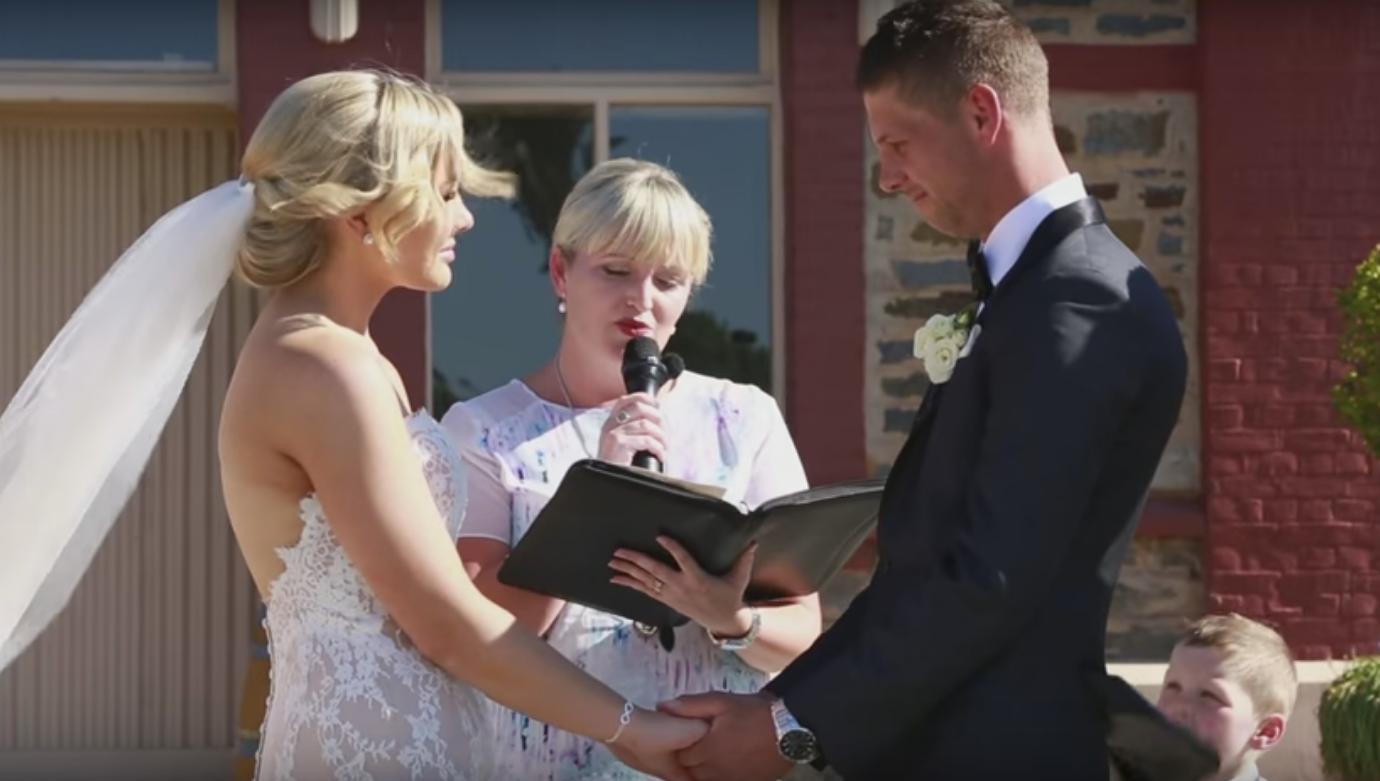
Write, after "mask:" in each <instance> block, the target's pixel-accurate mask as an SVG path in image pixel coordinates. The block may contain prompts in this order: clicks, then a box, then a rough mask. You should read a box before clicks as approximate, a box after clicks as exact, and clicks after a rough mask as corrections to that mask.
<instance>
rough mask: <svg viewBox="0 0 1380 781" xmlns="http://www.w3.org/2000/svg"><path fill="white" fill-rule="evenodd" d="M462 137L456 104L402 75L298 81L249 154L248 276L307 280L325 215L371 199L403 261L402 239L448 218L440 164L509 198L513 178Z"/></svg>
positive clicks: (380, 227)
mask: <svg viewBox="0 0 1380 781" xmlns="http://www.w3.org/2000/svg"><path fill="white" fill-rule="evenodd" d="M464 137H465V134H464V123H463V121H462V119H461V116H460V109H459V108H457V107H456V105H455V103H454V102H452V101H451V100H450V99H449V98H447V97H445V96H444V95H439V94H437V93H436V92H435V91H433V90H432V89H431V87H429V86H428V85H426V84H425V83H422V82H420V81H416V80H413V79H410V78H407V77H405V76H401V75H398V74H393V73H387V72H382V71H373V70H356V71H338V72H334V73H322V74H319V75H316V76H309V77H307V78H305V79H302V80H301V81H299V82H297V83H295V84H293V85H292V86H290V87H288V88H287V89H286V90H284V91H283V93H282V94H281V95H279V96H278V97H277V99H275V100H274V101H273V104H272V105H271V106H269V108H268V111H267V112H266V113H265V114H264V117H263V120H262V121H260V122H259V126H258V127H257V128H255V130H254V134H253V136H252V137H251V138H250V139H249V145H248V146H247V147H246V149H245V152H244V159H243V160H242V162H241V170H242V171H243V174H244V177H245V179H247V180H248V181H250V182H252V183H253V184H254V211H253V214H252V215H251V216H250V219H249V225H248V227H247V228H246V229H245V235H244V242H243V244H242V245H241V247H240V251H239V257H238V259H237V262H236V270H237V272H238V274H239V276H240V277H241V278H242V279H243V280H244V281H246V282H248V283H249V284H250V285H253V286H254V287H259V288H267V289H277V288H282V287H286V286H288V285H291V284H293V283H294V282H297V281H299V280H301V279H303V278H305V277H307V276H308V275H310V274H311V273H312V272H313V271H315V270H316V269H317V268H319V267H320V266H321V263H322V261H323V260H324V259H325V258H326V256H327V255H328V254H329V252H330V250H331V248H330V246H329V239H328V234H327V231H326V225H325V222H326V221H327V220H330V219H333V218H337V217H341V216H343V215H347V214H350V213H353V212H355V211H356V210H358V209H361V208H362V209H363V210H364V211H363V213H364V217H365V220H366V222H367V223H368V225H369V231H370V233H371V234H372V235H373V236H374V241H375V243H376V245H377V246H378V248H379V250H381V251H382V253H383V255H384V257H386V258H388V259H389V260H394V259H396V257H397V244H398V241H399V240H400V239H402V237H403V236H405V235H406V234H407V233H409V232H410V231H412V230H413V229H415V228H417V227H418V226H420V225H423V224H425V223H427V222H429V221H435V220H441V219H444V216H445V206H444V201H443V199H442V197H441V194H440V193H439V192H438V191H437V188H436V185H435V182H434V170H435V167H436V165H437V164H441V165H446V166H449V168H450V174H451V176H452V177H453V180H454V181H455V182H457V183H458V184H459V187H460V189H461V190H463V191H464V192H467V193H470V194H472V195H477V196H504V197H506V196H510V195H511V194H512V191H513V184H512V178H511V177H510V176H509V175H506V174H500V173H496V172H493V171H489V170H487V169H485V168H483V167H482V166H480V165H479V164H478V163H476V162H475V161H474V160H473V159H471V158H470V156H469V155H468V154H467V153H466V151H465V145H464Z"/></svg>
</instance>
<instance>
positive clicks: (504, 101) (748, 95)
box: [431, 77, 777, 106]
mask: <svg viewBox="0 0 1380 781" xmlns="http://www.w3.org/2000/svg"><path fill="white" fill-rule="evenodd" d="M431 83H432V85H434V86H435V87H436V88H437V89H439V90H441V91H442V92H444V93H446V94H448V95H450V96H451V97H452V98H454V99H455V101H456V102H457V103H460V104H462V105H465V104H468V105H485V106H494V105H510V104H539V105H547V106H551V105H569V104H578V105H585V106H593V105H594V104H595V103H598V102H599V101H605V102H608V103H614V104H623V103H645V104H655V105H660V106H676V105H682V106H684V105H691V106H709V105H714V106H747V105H757V106H769V105H772V104H773V103H774V102H775V101H776V99H777V89H776V87H775V86H774V85H770V84H760V85H753V86H750V87H706V86H683V87H675V86H669V85H668V86H650V85H599V86H558V85H553V84H546V83H541V82H540V81H539V80H538V81H537V82H533V83H531V84H525V85H512V86H504V85H498V84H477V83H474V82H469V81H464V80H456V79H450V78H444V77H443V78H439V79H432V80H431Z"/></svg>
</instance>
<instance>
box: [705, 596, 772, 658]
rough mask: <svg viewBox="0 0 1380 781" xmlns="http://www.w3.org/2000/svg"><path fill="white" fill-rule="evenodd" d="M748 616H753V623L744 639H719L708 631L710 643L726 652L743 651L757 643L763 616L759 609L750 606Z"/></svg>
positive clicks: (706, 632) (749, 625)
mask: <svg viewBox="0 0 1380 781" xmlns="http://www.w3.org/2000/svg"><path fill="white" fill-rule="evenodd" d="M748 615H750V616H752V618H751V623H750V624H748V630H747V634H745V635H743V636H742V637H719V636H718V635H716V634H714V633H713V632H711V631H709V630H708V629H705V630H704V633H705V634H707V635H709V642H711V643H713V644H714V645H716V646H718V647H719V648H722V649H724V650H725V651H741V650H743V649H744V648H747V647H748V646H750V645H752V644H753V643H755V642H757V635H758V634H760V633H761V631H762V614H761V613H759V612H757V608H755V607H752V606H751V605H749V606H748Z"/></svg>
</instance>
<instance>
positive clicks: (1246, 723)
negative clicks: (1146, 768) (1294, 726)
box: [1157, 645, 1283, 778]
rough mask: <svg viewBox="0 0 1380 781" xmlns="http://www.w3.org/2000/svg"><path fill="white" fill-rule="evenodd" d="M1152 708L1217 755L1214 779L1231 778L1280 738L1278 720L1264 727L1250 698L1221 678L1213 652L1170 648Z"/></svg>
mask: <svg viewBox="0 0 1380 781" xmlns="http://www.w3.org/2000/svg"><path fill="white" fill-rule="evenodd" d="M1157 705H1158V706H1159V709H1160V711H1161V712H1162V713H1164V715H1165V716H1166V717H1167V718H1168V719H1169V720H1170V721H1172V722H1174V723H1175V724H1178V725H1180V726H1182V727H1185V728H1186V729H1188V730H1189V731H1190V732H1192V733H1193V734H1194V735H1196V736H1197V737H1198V739H1199V740H1201V741H1203V743H1204V744H1206V745H1207V746H1209V747H1211V748H1212V749H1213V750H1214V751H1216V752H1217V756H1218V759H1219V760H1220V762H1221V765H1220V770H1219V771H1218V773H1217V775H1216V776H1214V778H1231V777H1232V776H1233V775H1235V774H1236V772H1237V771H1238V770H1239V769H1240V768H1241V766H1242V764H1243V763H1244V762H1245V761H1246V760H1248V759H1251V758H1253V757H1254V756H1255V755H1256V754H1257V753H1259V752H1260V751H1261V750H1263V749H1266V748H1269V747H1270V746H1271V745H1273V744H1274V743H1275V742H1276V741H1277V740H1278V739H1279V737H1280V736H1282V735H1283V719H1282V717H1279V716H1272V717H1271V718H1270V721H1271V722H1272V723H1271V724H1269V725H1267V724H1266V723H1264V721H1263V720H1262V718H1261V714H1257V713H1256V712H1255V705H1254V703H1252V702H1251V698H1250V695H1248V694H1247V693H1246V690H1245V689H1244V688H1242V686H1241V685H1240V684H1239V683H1237V682H1236V681H1234V680H1231V678H1230V677H1229V676H1228V675H1227V672H1226V670H1225V669H1224V668H1223V664H1222V655H1221V654H1220V653H1218V651H1217V650H1216V649H1213V648H1198V647H1192V646H1186V645H1178V646H1175V648H1174V653H1173V654H1172V655H1171V656H1170V657H1169V669H1168V670H1167V671H1166V672H1165V675H1164V686H1163V687H1161V689H1160V698H1159V702H1158V703H1157ZM1275 720H1278V722H1279V723H1278V725H1275V724H1274V723H1273V722H1274V721H1275ZM1267 727H1268V728H1267ZM1276 731H1277V732H1278V733H1279V734H1278V735H1275V734H1273V733H1274V732H1276Z"/></svg>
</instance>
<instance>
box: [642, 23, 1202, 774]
mask: <svg viewBox="0 0 1380 781" xmlns="http://www.w3.org/2000/svg"><path fill="white" fill-rule="evenodd" d="M858 84H859V86H860V87H861V89H862V92H863V102H864V103H865V105H866V110H867V117H868V122H869V125H870V131H871V135H872V140H873V142H874V143H875V144H876V146H877V149H878V151H879V153H880V157H881V177H880V182H881V186H882V188H883V189H885V190H886V191H888V192H891V193H896V194H899V195H901V196H903V197H905V198H907V199H909V200H910V201H911V203H912V204H913V205H914V206H915V209H916V211H918V212H919V213H920V214H921V215H922V216H923V217H924V219H925V220H926V221H927V222H928V223H929V224H930V225H932V226H934V227H935V228H937V229H939V230H941V231H943V232H945V233H947V234H949V235H952V236H958V237H964V238H970V237H972V238H979V239H981V240H982V245H981V250H980V251H977V248H976V247H975V248H974V251H973V252H972V257H971V258H970V261H971V262H972V264H973V277H974V286H975V288H976V290H977V292H978V297H979V300H980V301H981V302H982V304H981V306H982V308H981V310H980V313H979V314H978V316H977V328H976V329H975V333H974V335H973V337H972V341H971V342H970V343H969V344H968V345H967V349H966V355H965V357H963V358H961V359H960V360H959V361H958V363H957V366H956V367H955V368H954V370H953V373H952V375H951V376H949V377H948V378H947V380H945V381H943V382H941V380H943V379H944V378H943V377H942V376H940V377H932V378H931V382H932V384H931V386H930V389H929V391H928V392H927V393H926V395H925V400H924V402H923V404H922V405H921V408H920V411H919V413H918V414H917V415H916V418H915V422H914V427H913V428H912V430H911V433H910V437H909V439H908V440H907V441H906V444H905V446H904V447H903V448H902V449H901V452H900V454H899V455H898V457H897V459H896V463H895V465H894V466H893V468H892V471H891V475H890V478H889V480H888V482H887V487H886V492H885V495H884V498H883V500H882V509H881V519H880V523H879V526H878V549H879V561H878V564H877V571H876V574H875V576H874V577H873V580H872V583H871V585H870V586H869V587H868V588H867V590H865V591H864V592H863V593H862V594H861V595H860V596H859V597H858V598H857V600H856V601H855V602H854V603H853V604H852V606H851V607H850V608H849V610H848V611H847V612H846V613H845V614H844V615H843V616H842V617H841V618H840V619H839V621H838V623H837V624H836V625H835V626H834V627H833V628H832V629H831V630H830V631H829V632H827V633H826V634H825V635H824V636H822V637H821V638H820V639H819V641H818V642H816V643H815V645H814V646H813V647H812V648H811V649H810V650H809V651H807V652H806V653H805V654H804V655H802V656H801V657H800V658H799V659H798V660H797V661H796V662H795V663H794V664H792V665H791V666H790V667H788V668H787V669H786V670H785V672H783V673H782V674H781V676H780V677H778V678H777V679H776V680H775V681H774V682H772V683H771V684H770V685H768V687H767V691H765V692H763V693H761V694H758V695H751V696H733V695H726V694H709V695H700V696H691V697H682V698H680V699H679V700H675V701H673V702H671V703H667V704H666V705H665V706H664V707H665V708H666V709H667V710H670V711H672V712H675V713H679V714H682V715H687V716H696V717H700V718H706V719H710V720H712V728H711V730H710V732H709V734H708V735H707V736H706V737H705V739H704V740H703V741H702V742H701V743H699V744H698V745H696V746H694V747H692V748H690V749H687V750H686V751H684V752H682V754H681V756H680V759H681V761H682V763H683V764H684V765H685V766H686V768H687V769H688V771H689V772H690V774H691V775H692V776H694V777H695V778H696V779H768V778H777V777H779V776H781V775H783V774H785V773H786V772H788V771H789V770H790V768H791V766H792V761H795V762H802V763H803V762H810V763H812V764H815V765H817V766H822V765H824V764H828V765H830V766H832V767H833V768H834V769H835V770H836V771H838V772H839V773H840V774H842V775H843V776H844V777H845V778H848V779H856V780H858V781H863V780H871V779H888V780H889V781H890V780H892V779H902V780H903V779H916V780H917V781H920V780H921V779H923V780H924V781H988V780H991V781H998V780H1000V781H1009V780H1010V779H1030V780H1031V781H1104V780H1105V779H1106V778H1107V775H1108V758H1107V749H1106V740H1107V734H1106V727H1105V721H1104V717H1103V715H1102V708H1103V705H1104V703H1103V702H1102V700H1101V696H1100V690H1099V687H1100V686H1101V685H1102V682H1103V681H1104V680H1105V666H1104V661H1103V660H1104V649H1103V639H1104V634H1105V630H1106V617H1107V609H1108V605H1109V603H1110V601H1111V597H1112V588H1113V585H1114V584H1115V583H1116V578H1117V571H1118V569H1119V567H1120V565H1121V560H1122V556H1123V553H1124V551H1125V546H1126V545H1127V543H1128V541H1129V539H1130V538H1131V536H1132V535H1133V533H1134V529H1135V525H1136V521H1137V518H1138V516H1139V514H1140V511H1141V507H1142V504H1143V502H1144V500H1145V496H1146V493H1147V490H1148V488H1149V486H1150V481H1151V478H1152V476H1153V475H1154V473H1155V468H1156V465H1157V464H1158V462H1159V459H1160V455H1161V453H1162V452H1163V450H1164V447H1165V443H1166V441H1167V440H1168V438H1169V434H1170V430H1171V429H1172V428H1173V427H1174V423H1175V421H1176V420H1177V418H1178V414H1179V407H1180V403H1181V402H1182V400H1183V394H1184V382H1185V374H1186V358H1185V354H1184V348H1183V340H1182V338H1181V336H1180V334H1179V330H1178V327H1177V325H1176V322H1175V319H1174V316H1173V314H1172V313H1171V311H1170V307H1169V305H1168V303H1167V302H1166V299H1165V296H1164V295H1163V293H1162V292H1161V291H1160V288H1159V286H1158V285H1157V284H1156V282H1155V280H1154V279H1153V278H1152V277H1151V275H1150V273H1149V272H1148V271H1146V269H1145V267H1144V266H1142V265H1141V264H1140V262H1139V261H1138V260H1137V259H1136V257H1135V256H1134V255H1133V254H1132V253H1131V251H1130V250H1129V249H1127V248H1126V246H1125V245H1123V244H1122V243H1121V242H1120V241H1118V240H1117V238H1116V236H1114V235H1113V234H1112V232H1111V231H1110V230H1109V229H1108V228H1107V225H1106V223H1105V220H1104V218H1103V215H1102V210H1101V208H1099V206H1098V204H1097V202H1096V201H1095V200H1093V199H1091V198H1089V197H1088V196H1087V193H1086V191H1085V190H1084V187H1083V182H1082V180H1081V179H1080V178H1079V177H1078V176H1077V175H1070V174H1069V171H1068V169H1067V167H1066V166H1065V163H1064V160H1063V158H1062V157H1061V155H1060V153H1059V149H1058V147H1057V145H1056V144H1055V140H1054V133H1053V129H1052V123H1051V119H1050V108H1049V84H1048V66H1047V64H1046V61H1045V58H1044V55H1043V53H1042V52H1041V50H1040V46H1039V44H1038V43H1037V42H1036V40H1035V38H1034V36H1033V35H1032V33H1031V32H1030V30H1029V29H1028V28H1026V27H1025V26H1024V25H1022V24H1021V23H1020V22H1018V21H1016V20H1014V19H1013V18H1012V17H1011V16H1010V14H1009V13H1008V12H1007V11H1006V10H1005V9H1004V8H1003V7H1002V5H1001V4H1000V3H998V2H996V1H995V0H918V1H917V2H910V3H907V4H905V5H902V6H901V7H898V8H896V9H895V10H894V11H892V12H890V13H888V14H887V15H886V16H884V17H883V18H882V19H881V21H880V22H879V23H878V25H877V31H876V33H875V34H874V35H873V36H872V38H871V39H870V40H869V41H868V42H867V44H866V46H865V47H864V48H863V51H862V55H861V61H860V63H859V66H858ZM785 755H789V756H790V758H789V759H787V758H786V756H785Z"/></svg>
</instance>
